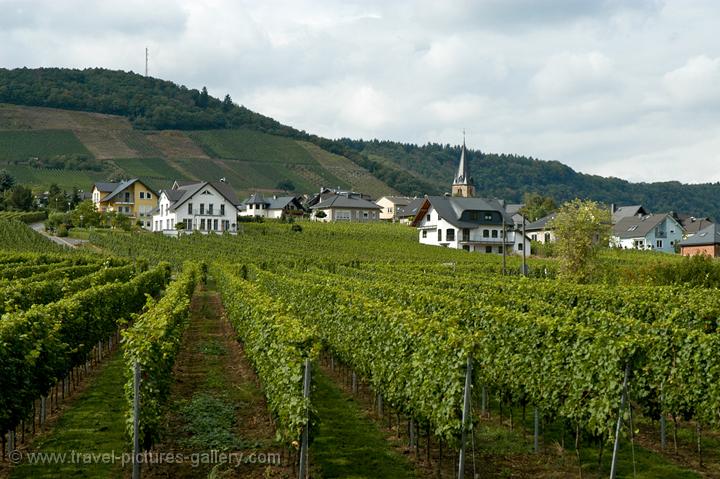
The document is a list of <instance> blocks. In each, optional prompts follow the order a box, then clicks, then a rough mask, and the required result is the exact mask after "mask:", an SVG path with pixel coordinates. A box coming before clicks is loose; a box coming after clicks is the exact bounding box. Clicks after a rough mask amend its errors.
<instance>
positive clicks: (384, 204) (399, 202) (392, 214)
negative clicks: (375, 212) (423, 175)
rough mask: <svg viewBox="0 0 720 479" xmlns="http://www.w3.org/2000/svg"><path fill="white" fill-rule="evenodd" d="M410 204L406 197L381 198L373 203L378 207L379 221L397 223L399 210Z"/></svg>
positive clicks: (409, 199) (410, 199) (410, 200)
mask: <svg viewBox="0 0 720 479" xmlns="http://www.w3.org/2000/svg"><path fill="white" fill-rule="evenodd" d="M411 202H412V198H408V197H407V196H383V197H382V198H380V199H379V200H377V201H376V202H375V204H376V205H378V206H379V207H380V219H381V220H389V221H397V220H398V219H399V217H400V213H401V210H402V209H403V208H405V207H406V206H407V205H409V204H410V203H411Z"/></svg>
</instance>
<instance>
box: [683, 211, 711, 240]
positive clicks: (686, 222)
mask: <svg viewBox="0 0 720 479" xmlns="http://www.w3.org/2000/svg"><path fill="white" fill-rule="evenodd" d="M675 219H676V220H678V222H679V223H680V224H681V225H682V227H683V229H684V230H685V233H687V234H688V235H693V234H695V233H697V232H698V231H700V230H702V229H704V228H707V227H708V226H710V225H711V224H712V223H714V222H713V221H712V220H711V219H710V218H708V217H707V216H704V217H702V218H696V217H695V216H692V215H688V214H683V213H676V214H675Z"/></svg>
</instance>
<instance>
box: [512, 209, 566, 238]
mask: <svg viewBox="0 0 720 479" xmlns="http://www.w3.org/2000/svg"><path fill="white" fill-rule="evenodd" d="M555 216H557V213H552V214H549V215H547V216H544V217H542V218H540V219H539V220H537V221H533V222H532V223H528V224H526V225H525V234H526V235H527V236H528V238H530V241H537V242H538V243H542V244H545V243H552V242H553V241H555V231H553V229H552V228H551V227H550V222H551V221H552V220H554V219H555ZM521 227H522V226H521Z"/></svg>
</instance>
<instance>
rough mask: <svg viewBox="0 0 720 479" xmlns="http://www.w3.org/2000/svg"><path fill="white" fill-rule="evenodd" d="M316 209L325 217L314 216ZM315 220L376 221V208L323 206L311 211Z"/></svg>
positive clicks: (325, 221)
mask: <svg viewBox="0 0 720 479" xmlns="http://www.w3.org/2000/svg"><path fill="white" fill-rule="evenodd" d="M318 211H322V212H324V213H325V218H318V217H317V216H316V214H317V212H318ZM313 219H314V220H315V221H322V222H324V223H328V222H330V221H350V222H353V223H358V222H359V223H365V222H369V221H377V220H378V219H379V215H378V210H376V209H365V208H324V209H322V210H315V213H313Z"/></svg>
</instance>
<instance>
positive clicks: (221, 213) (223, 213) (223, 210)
mask: <svg viewBox="0 0 720 479" xmlns="http://www.w3.org/2000/svg"><path fill="white" fill-rule="evenodd" d="M220 216H225V203H223V204H221V205H220Z"/></svg>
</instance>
